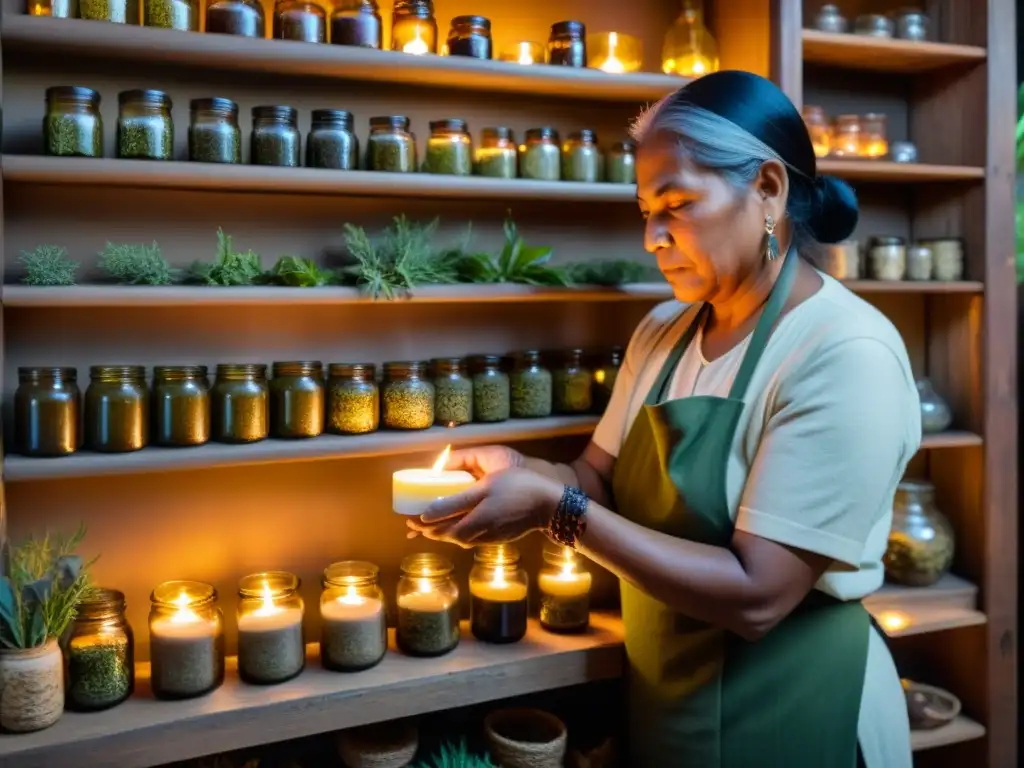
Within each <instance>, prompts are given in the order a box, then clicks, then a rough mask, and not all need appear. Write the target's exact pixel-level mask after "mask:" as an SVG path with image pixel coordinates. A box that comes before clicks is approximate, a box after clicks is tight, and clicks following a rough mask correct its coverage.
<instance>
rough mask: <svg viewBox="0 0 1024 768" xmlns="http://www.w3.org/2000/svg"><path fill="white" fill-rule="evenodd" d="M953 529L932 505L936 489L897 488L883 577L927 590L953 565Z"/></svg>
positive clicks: (908, 484)
mask: <svg viewBox="0 0 1024 768" xmlns="http://www.w3.org/2000/svg"><path fill="white" fill-rule="evenodd" d="M953 551H954V538H953V527H952V526H951V525H950V524H949V521H948V520H947V519H946V516H945V515H943V514H942V512H940V511H939V508H938V507H937V506H936V505H935V486H934V485H932V484H931V483H929V482H927V481H925V480H904V481H903V482H901V483H900V484H899V486H897V488H896V497H895V500H894V501H893V509H892V529H891V530H890V532H889V543H888V545H887V546H886V550H885V557H884V558H883V562H884V564H885V575H886V577H887V578H889V579H891V580H892V581H895V582H896V583H898V584H906V585H908V586H912V587H928V586H931V585H932V584H934V583H935V582H937V581H938V580H939V579H941V578H942V576H943V574H945V573H946V571H948V570H949V567H950V565H952V563H953Z"/></svg>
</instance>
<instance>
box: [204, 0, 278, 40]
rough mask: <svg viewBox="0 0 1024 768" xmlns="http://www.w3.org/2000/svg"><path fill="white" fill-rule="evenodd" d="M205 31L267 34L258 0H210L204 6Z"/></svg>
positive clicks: (254, 35)
mask: <svg viewBox="0 0 1024 768" xmlns="http://www.w3.org/2000/svg"><path fill="white" fill-rule="evenodd" d="M206 33H207V34H219V35H238V36H239V37H258V38H264V37H266V36H267V22H266V19H265V18H264V16H263V6H262V5H261V4H260V3H259V0H211V2H210V3H209V4H208V5H207V6H206Z"/></svg>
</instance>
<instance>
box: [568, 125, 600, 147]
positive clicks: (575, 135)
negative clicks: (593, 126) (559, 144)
mask: <svg viewBox="0 0 1024 768" xmlns="http://www.w3.org/2000/svg"><path fill="white" fill-rule="evenodd" d="M569 141H581V142H583V143H585V144H596V143H597V133H595V132H594V131H592V130H590V129H589V128H584V129H583V130H582V131H573V132H572V133H570V134H569Z"/></svg>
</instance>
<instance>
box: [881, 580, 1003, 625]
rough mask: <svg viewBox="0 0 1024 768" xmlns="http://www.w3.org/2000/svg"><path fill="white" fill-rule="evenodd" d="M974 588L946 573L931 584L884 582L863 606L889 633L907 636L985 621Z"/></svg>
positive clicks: (976, 590) (968, 583)
mask: <svg viewBox="0 0 1024 768" xmlns="http://www.w3.org/2000/svg"><path fill="white" fill-rule="evenodd" d="M977 605H978V588H977V587H976V586H974V585H973V584H971V583H970V582H968V581H965V580H963V579H961V578H959V577H958V576H954V575H952V574H946V575H945V576H943V577H942V578H941V579H940V580H939V582H938V583H937V584H935V585H933V586H931V587H904V586H900V585H897V584H884V585H883V586H882V588H881V589H879V590H878V591H877V592H875V593H874V594H872V595H870V596H869V597H866V598H864V607H865V608H867V609H868V611H869V612H870V613H871V615H872V616H874V617H875V619H876V620H877V621H878V623H879V625H880V626H881V627H882V629H883V630H884V631H885V633H886V635H888V636H889V637H907V636H910V635H921V634H925V633H928V632H941V631H943V630H946V629H957V628H959V627H973V626H977V625H979V624H984V623H986V617H985V614H984V613H981V612H980V611H979V610H977Z"/></svg>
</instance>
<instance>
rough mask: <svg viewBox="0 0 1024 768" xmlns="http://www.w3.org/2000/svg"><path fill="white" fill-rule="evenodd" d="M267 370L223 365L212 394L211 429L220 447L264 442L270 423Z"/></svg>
mask: <svg viewBox="0 0 1024 768" xmlns="http://www.w3.org/2000/svg"><path fill="white" fill-rule="evenodd" d="M269 403H270V394H269V388H268V387H267V366H265V365H259V364H248V363H222V364H220V365H218V366H217V380H216V382H214V385H213V390H212V391H211V393H210V429H211V433H212V437H213V439H214V440H216V441H217V442H218V443H254V442H256V441H258V440H263V439H264V438H265V437H266V436H267V433H268V425H269V423H270V405H269Z"/></svg>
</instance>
